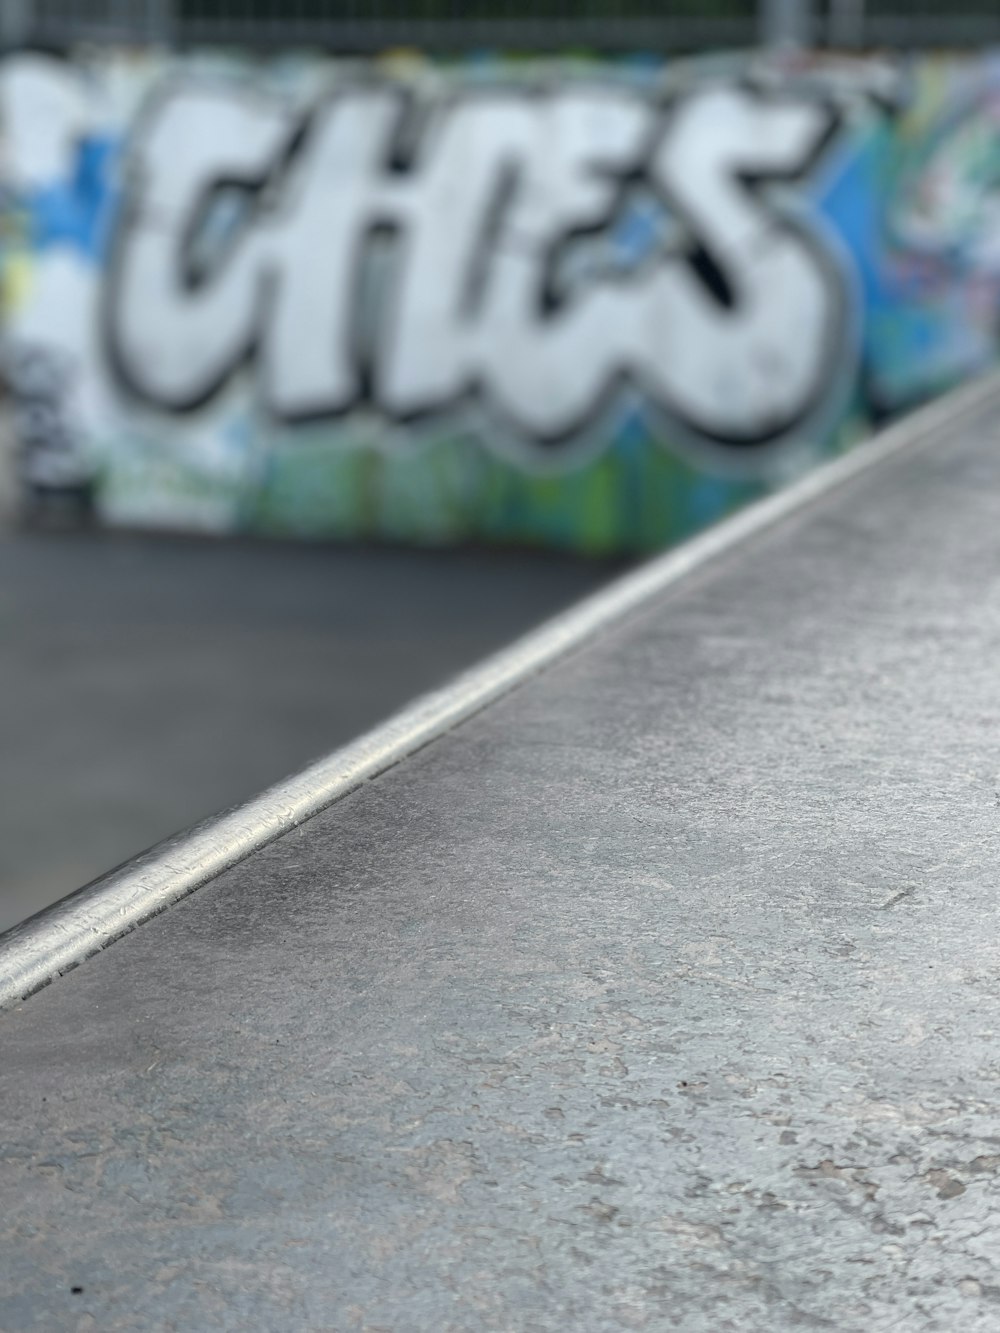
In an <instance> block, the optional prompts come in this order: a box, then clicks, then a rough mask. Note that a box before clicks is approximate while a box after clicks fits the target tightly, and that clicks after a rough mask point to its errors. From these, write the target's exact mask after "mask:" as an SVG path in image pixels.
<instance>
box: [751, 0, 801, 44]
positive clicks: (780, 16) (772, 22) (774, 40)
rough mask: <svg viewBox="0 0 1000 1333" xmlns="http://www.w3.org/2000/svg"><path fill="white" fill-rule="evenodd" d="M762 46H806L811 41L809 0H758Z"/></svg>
mask: <svg viewBox="0 0 1000 1333" xmlns="http://www.w3.org/2000/svg"><path fill="white" fill-rule="evenodd" d="M757 18H758V25H759V29H760V40H761V44H762V45H763V46H776V47H796V46H808V45H809V43H810V41H811V40H812V36H813V33H812V3H811V0H758V10H757Z"/></svg>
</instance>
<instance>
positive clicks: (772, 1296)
mask: <svg viewBox="0 0 1000 1333" xmlns="http://www.w3.org/2000/svg"><path fill="white" fill-rule="evenodd" d="M998 871H1000V433H998V429H997V425H996V424H995V423H988V424H987V425H986V426H983V425H982V424H980V425H979V426H978V427H974V428H968V429H965V430H964V431H963V434H962V436H961V438H958V439H955V440H951V441H946V442H943V443H941V444H940V445H937V446H935V447H934V448H932V449H930V450H926V451H921V452H919V453H916V454H913V455H910V456H907V457H904V458H902V459H901V460H899V461H897V462H896V463H894V464H893V465H891V466H889V467H887V468H885V469H884V470H883V471H881V472H879V473H878V474H877V475H875V476H874V477H869V478H868V479H866V480H865V481H864V482H863V483H862V484H859V485H855V486H853V487H851V488H850V489H849V490H847V491H845V492H843V493H841V494H840V495H839V496H838V497H834V498H833V499H831V500H828V501H827V502H825V503H824V504H822V505H820V506H818V507H816V508H814V509H812V510H811V511H810V512H808V513H805V514H802V515H801V516H800V517H799V518H797V519H796V520H793V521H790V522H786V523H785V524H783V525H782V526H781V527H779V528H777V529H774V530H772V531H771V532H770V533H769V534H767V535H766V536H764V537H762V538H758V539H756V540H755V541H754V542H753V544H752V545H751V546H750V547H748V548H747V549H745V550H743V551H741V552H738V553H736V554H735V555H733V556H730V557H727V558H726V559H724V560H722V561H720V562H719V563H718V564H716V565H715V566H713V567H712V568H710V569H708V570H704V571H703V572H702V573H701V574H700V575H698V576H697V577H696V578H694V579H692V580H690V581H688V582H687V583H686V584H685V585H684V586H683V587H682V588H680V589H678V590H677V591H675V592H674V594H673V595H671V596H669V597H667V598H664V599H663V600H662V601H661V602H660V603H659V604H657V605H655V606H653V607H651V608H650V609H649V611H648V612H647V613H644V614H642V615H640V616H637V617H635V618H633V619H632V620H631V621H629V622H628V623H627V624H626V625H625V626H623V627H621V628H620V629H618V630H616V631H615V632H613V633H610V634H608V635H606V636H605V637H603V638H601V639H599V640H598V641H596V642H595V643H593V644H592V645H591V646H590V647H588V648H587V649H586V650H584V651H582V652H579V653H577V654H576V655H575V656H573V657H572V658H570V659H569V660H567V661H565V662H563V663H562V664H561V665H559V666H558V667H556V668H554V669H553V670H550V671H549V672H548V673H546V674H545V675H544V676H543V677H541V678H539V679H537V680H535V681H533V682H531V683H530V684H528V685H525V686H524V687H522V688H521V689H519V690H518V691H517V692H515V693H514V694H513V695H511V696H510V697H508V698H507V699H506V700H504V701H503V702H502V703H501V704H499V705H496V706H494V707H493V708H492V709H490V710H489V711H488V712H487V713H486V714H484V715H481V716H480V717H478V718H477V719H475V720H473V721H472V722H469V723H467V724H465V725H463V726H462V727H460V728H459V729H457V730H456V731H454V732H453V733H451V734H450V735H448V736H446V737H445V738H444V739H442V740H440V741H438V742H436V743H434V744H433V745H431V746H430V747H428V748H427V749H426V750H424V751H423V752H422V753H421V754H420V755H418V756H417V757H416V758H415V759H412V760H410V761H407V762H406V763H404V764H402V765H400V766H398V767H397V768H395V769H393V770H391V771H390V772H388V773H386V774H385V775H383V776H382V777H380V778H378V779H377V780H376V781H373V782H371V783H369V784H368V785H367V786H366V787H364V788H362V789H361V790H359V791H357V792H355V793H354V794H353V795H352V796H350V797H348V798H347V799H345V800H343V801H341V802H340V803H338V804H337V805H336V806H334V807H332V808H331V809H329V810H328V811H326V812H325V813H324V814H322V815H320V816H317V817H316V818H315V819H313V820H312V821H311V822H309V823H308V824H307V825H305V826H303V827H302V828H300V829H298V830H296V831H294V832H292V833H290V834H288V835H287V836H285V837H284V838H283V839H281V840H280V841H279V842H277V843H275V844H273V845H272V846H270V847H269V848H267V849H266V850H265V851H264V852H262V853H260V854H259V855H257V856H256V857H254V858H253V859H252V860H251V861H249V862H247V863H245V864H243V865H242V866H240V867H238V868H236V869H235V870H233V871H230V872H228V873H227V874H226V875H224V876H222V877H221V878H219V879H218V880H217V881H215V882H214V883H213V884H212V885H210V886H209V887H207V888H205V889H203V890H201V891H200V892H198V893H197V894H196V895H194V897H193V898H190V899H188V900H187V901H185V902H184V903H182V904H181V905H179V906H177V907H175V908H173V909H171V910H170V911H168V912H167V913H166V914H165V915H164V916H162V917H159V918H157V919H155V920H154V921H152V922H150V923H149V924H147V925H146V926H143V927H142V928H141V929H139V930H138V931H137V932H136V933H135V934H133V935H131V936H129V937H128V938H127V939H126V940H124V941H122V942H121V943H120V944H117V945H115V946H113V947H112V948H110V949H109V950H108V951H107V952H106V953H104V954H102V955H100V956H99V957H98V958H96V959H94V960H92V961H90V962H88V963H87V964H85V965H84V966H82V967H80V968H79V969H77V970H76V971H75V972H73V973H71V974H69V975H68V976H66V977H64V978H63V979H62V980H60V981H57V982H56V983H55V984H54V985H52V986H51V987H49V988H48V989H47V990H45V991H43V992H41V993H40V994H39V995H37V996H36V997H35V998H33V999H31V1000H29V1001H28V1002H27V1003H25V1004H24V1005H23V1006H22V1007H21V1008H20V1009H17V1010H14V1011H11V1012H10V1013H9V1014H8V1015H6V1016H4V1018H3V1019H2V1020H0V1098H2V1102H0V1104H2V1107H3V1123H4V1137H3V1147H2V1150H0V1255H2V1261H0V1263H2V1268H0V1293H2V1295H0V1327H2V1328H4V1329H5V1330H11V1331H13V1330H19V1329H24V1328H40V1329H53V1328H57V1329H62V1328H93V1329H100V1330H117V1329H146V1328H171V1329H174V1328H176V1329H216V1328H218V1329H246V1328H254V1329H275V1330H284V1329H294V1328H308V1329H336V1330H345V1333H353V1331H354V1330H368V1331H369V1333H382V1331H383V1330H393V1333H411V1331H412V1330H433V1331H434V1333H438V1330H440V1331H442V1333H453V1331H454V1333H458V1331H459V1330H461V1331H462V1333H465V1330H470V1331H471V1330H480V1329H483V1330H498V1331H499V1330H504V1331H507V1333H509V1331H511V1330H516V1331H517V1333H521V1331H522V1330H523V1331H524V1333H534V1331H535V1330H538V1331H539V1333H541V1331H543V1330H544V1331H546V1333H548V1331H549V1330H552V1331H553V1333H565V1331H567V1330H586V1331H587V1333H589V1331H590V1330H593V1331H594V1333H598V1331H600V1333H604V1331H605V1330H606V1331H607V1333H611V1331H612V1330H620V1329H648V1330H660V1329H665V1328H679V1329H684V1330H705V1331H706V1333H717V1331H720V1330H727V1329H732V1330H740V1331H741V1333H743V1331H745V1330H761V1331H762V1333H763V1331H764V1330H774V1329H799V1328H833V1329H847V1330H858V1331H859V1333H860V1331H862V1330H863V1331H865V1333H867V1331H868V1330H896V1329H902V1330H912V1329H921V1330H922V1329H940V1330H948V1331H949V1333H950V1331H951V1330H955V1329H962V1330H994V1329H996V1328H997V1327H1000V1209H998V1204H1000V927H998V917H997V905H996V904H997V894H998V881H1000V874H998Z"/></svg>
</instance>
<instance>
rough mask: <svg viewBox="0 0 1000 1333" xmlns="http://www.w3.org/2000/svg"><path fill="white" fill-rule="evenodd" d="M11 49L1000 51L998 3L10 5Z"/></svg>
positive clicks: (6, 16) (2, 0)
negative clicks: (101, 45)
mask: <svg viewBox="0 0 1000 1333" xmlns="http://www.w3.org/2000/svg"><path fill="white" fill-rule="evenodd" d="M0 41H2V42H3V43H4V44H6V45H7V46H8V47H9V46H16V45H19V44H22V43H25V42H40V43H45V44H50V45H56V46H62V45H71V44H73V43H76V42H81V41H84V42H87V41H92V42H109V41H117V42H149V41H153V42H160V43H166V44H170V45H177V46H192V45H198V44H202V43H205V44H212V43H226V44H234V45H248V46H258V47H260V46H268V45H271V44H274V43H280V44H282V45H285V46H288V45H306V46H317V47H322V48H325V49H329V50H335V51H344V52H355V51H359V52H365V51H376V50H382V49H385V48H386V47H392V46H417V47H420V48H423V49H426V50H430V51H436V50H439V51H441V52H442V53H444V52H449V51H458V50H475V49H477V48H488V47H493V48H498V47H499V48H504V49H515V50H524V51H554V50H565V49H574V48H575V49H581V48H584V49H597V50H608V51H622V50H633V51H634V50H655V51H667V52H672V51H685V50H692V49H698V48H710V47H727V46H729V47H731V46H744V45H754V44H765V45H775V44H793V45H808V44H814V45H818V46H833V47H847V48H865V47H872V46H890V47H907V46H913V47H920V46H959V47H964V46H972V45H982V44H983V43H988V42H1000V4H998V2H997V0H958V3H957V4H955V5H953V6H950V7H948V6H943V5H942V4H941V3H940V0H0Z"/></svg>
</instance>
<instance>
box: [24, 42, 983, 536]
mask: <svg viewBox="0 0 1000 1333" xmlns="http://www.w3.org/2000/svg"><path fill="white" fill-rule="evenodd" d="M0 151H2V158H0V183H2V198H0V225H2V236H0V239H2V249H0V279H2V295H3V312H4V323H3V334H2V341H0V370H2V375H3V380H4V383H5V385H6V388H7V393H8V402H9V404H10V408H11V419H12V422H13V427H14V432H15V435H16V440H17V448H18V460H19V469H20V476H21V478H22V482H23V485H24V488H25V493H26V495H27V496H29V497H30V496H34V497H35V498H38V497H39V496H44V495H46V494H48V493H60V494H64V493H75V494H78V495H79V496H81V497H84V498H85V499H86V503H87V504H88V505H90V506H92V507H93V509H94V511H95V512H96V514H97V515H98V517H99V518H100V519H101V520H103V521H105V522H107V523H112V524H127V525H133V526H134V525H154V526H159V527H179V528H187V529H203V530H212V531H220V532H226V531H234V532H235V531H249V532H261V533H280V534H293V535H303V536H306V535H307V536H320V537H338V538H359V537H360V538H380V539H389V540H405V541H432V542H441V541H459V540H491V541H492V540H500V541H513V542H532V543H541V544H549V545H556V546H563V547H571V548H577V549H582V550H589V551H608V550H641V549H650V548H653V547H656V546H659V545H663V544H665V543H667V542H670V541H673V540H677V539H679V538H681V537H683V536H686V535H688V534H689V533H691V532H692V531H694V530H696V529H697V528H698V527H700V526H702V525H704V524H705V523H706V522H708V521H711V520H712V519H714V518H716V517H719V516H721V515H722V514H724V513H726V512H728V511H729V510H730V509H732V508H733V507H735V506H737V505H738V504H740V503H742V502H744V501H745V500H746V499H748V498H751V497H753V496H754V495H757V494H760V493H761V492H762V491H764V490H767V489H770V488H773V487H775V486H777V485H779V484H781V483H782V482H784V481H786V480H787V479H789V478H790V477H792V476H794V475H795V474H796V473H797V472H799V471H801V470H802V469H804V468H806V467H808V466H810V465H811V464H813V463H815V462H816V461H817V460H818V459H820V458H822V457H824V456H829V455H831V454H834V453H836V452H839V451H841V450H843V449H846V448H848V447H850V445H851V444H852V443H853V442H854V441H856V440H857V439H858V438H859V436H861V435H863V434H864V433H866V432H868V431H869V430H870V429H871V427H872V425H873V424H876V423H878V422H879V421H881V420H882V419H884V418H885V417H886V416H887V415H889V414H891V413H894V412H898V411H901V410H903V409H905V408H906V407H908V406H911V405H913V404H914V403H916V402H917V401H919V400H921V399H922V398H925V397H927V396H928V395H929V394H931V393H933V392H936V391H938V390H940V389H942V388H944V387H946V386H948V385H950V384H952V383H954V382H956V381H957V380H959V379H960V378H962V377H963V376H966V375H968V374H970V373H972V372H974V371H976V370H978V369H980V368H982V367H984V366H985V365H988V364H990V363H991V362H993V361H994V360H995V359H996V357H997V352H998V346H1000V304H998V298H1000V63H996V62H994V61H993V60H992V59H987V58H979V59H977V60H975V61H973V60H966V61H958V60H951V61H944V60H931V59H927V60H918V61H913V62H909V63H907V64H905V65H903V64H900V65H888V64H884V63H880V62H876V61H874V60H866V61H855V62H847V61H843V60H841V61H837V60H834V59H832V58H826V59H824V60H809V59H804V58H799V60H798V61H797V62H796V63H795V64H788V63H787V62H786V63H785V64H784V65H780V66H779V65H777V64H774V63H771V62H767V61H764V60H762V59H752V58H750V57H745V58H743V59H736V58H731V59H727V60H715V61H701V62H685V63H676V64H663V63H661V62H657V61H652V60H642V61H637V60H634V61H628V62H622V63H619V64H611V63H603V64H598V63H586V62H579V61H578V62H570V61H563V62H559V63H557V64H552V63H551V62H549V63H546V64H544V65H542V64H520V65H518V64H513V63H511V64H504V63H502V62H497V61H493V62H477V63H469V64H465V65H457V66H453V67H443V66H435V65H432V64H430V63H427V62H422V61H418V60H416V59H415V58H408V59H403V58H397V59H396V60H394V61H386V62H376V63H374V64H368V65H366V66H359V65H357V64H351V63H348V62H336V61H332V60H324V59H320V58H315V59H305V58H296V59H290V58H289V59H277V58H276V59H272V60H270V61H268V62H265V63H254V64H251V63H250V62H249V61H248V60H242V61H241V60H238V59H235V58H228V59H223V58H220V57H208V56H203V57H197V56H187V57H185V58H183V59H167V58H165V57H163V56H153V55H139V56H137V55H134V54H133V55H127V54H125V53H119V54H110V55H109V54H105V55H103V56H100V57H98V56H91V57H90V58H89V59H86V58H80V59H74V60H64V59H58V58H55V57H51V56H43V55H37V54H21V55H17V56H14V57H10V58H8V59H7V60H6V62H5V63H4V64H3V65H0Z"/></svg>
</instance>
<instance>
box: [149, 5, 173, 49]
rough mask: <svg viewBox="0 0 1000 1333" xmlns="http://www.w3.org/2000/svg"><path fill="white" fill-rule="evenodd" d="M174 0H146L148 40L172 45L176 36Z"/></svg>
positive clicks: (157, 43)
mask: <svg viewBox="0 0 1000 1333" xmlns="http://www.w3.org/2000/svg"><path fill="white" fill-rule="evenodd" d="M176 17H177V15H176V7H175V2H174V0H146V40H147V41H150V42H153V43H155V44H156V45H157V46H172V45H173V43H174V40H175V37H176V32H175V21H176Z"/></svg>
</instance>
